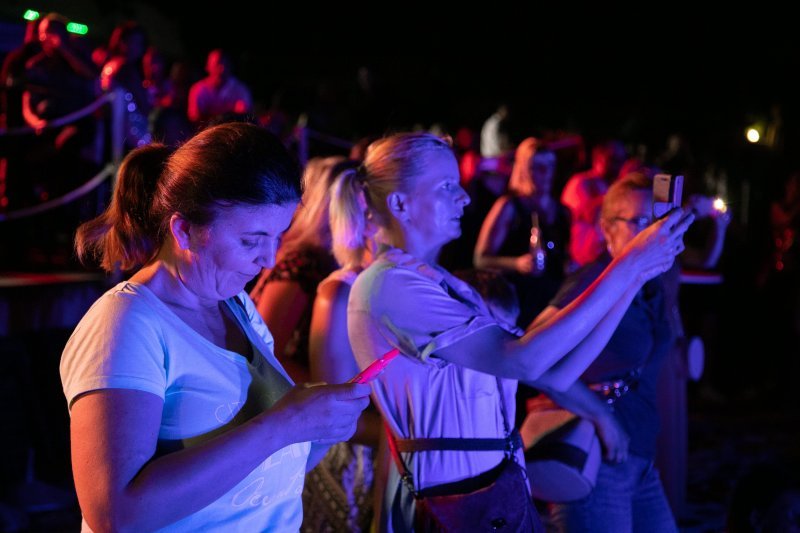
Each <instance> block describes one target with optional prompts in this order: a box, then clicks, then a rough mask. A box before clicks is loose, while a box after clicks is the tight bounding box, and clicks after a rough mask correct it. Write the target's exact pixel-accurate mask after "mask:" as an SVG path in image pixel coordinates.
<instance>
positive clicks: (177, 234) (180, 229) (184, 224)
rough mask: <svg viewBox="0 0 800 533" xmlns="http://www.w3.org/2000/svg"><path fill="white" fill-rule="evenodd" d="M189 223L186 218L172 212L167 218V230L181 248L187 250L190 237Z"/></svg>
mask: <svg viewBox="0 0 800 533" xmlns="http://www.w3.org/2000/svg"><path fill="white" fill-rule="evenodd" d="M190 227H191V224H190V223H189V221H188V220H186V219H185V218H183V217H182V216H180V215H179V214H178V213H174V214H173V215H172V216H171V217H170V219H169V230H170V233H172V236H173V237H174V239H175V242H176V243H177V244H178V247H179V248H180V249H181V250H188V249H189V246H190V241H191V238H190V236H189V230H190Z"/></svg>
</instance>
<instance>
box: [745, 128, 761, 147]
mask: <svg viewBox="0 0 800 533" xmlns="http://www.w3.org/2000/svg"><path fill="white" fill-rule="evenodd" d="M745 137H747V140H748V141H750V142H751V143H753V144H755V143H757V142H758V141H759V140H760V139H761V134H760V133H759V132H758V130H757V129H756V128H747V132H746V133H745Z"/></svg>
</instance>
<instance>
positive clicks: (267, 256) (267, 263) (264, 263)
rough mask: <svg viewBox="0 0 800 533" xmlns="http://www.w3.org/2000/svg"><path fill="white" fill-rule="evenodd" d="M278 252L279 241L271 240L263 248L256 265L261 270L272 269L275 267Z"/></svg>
mask: <svg viewBox="0 0 800 533" xmlns="http://www.w3.org/2000/svg"><path fill="white" fill-rule="evenodd" d="M277 252H278V241H277V240H270V241H268V242H266V243H264V245H263V246H262V247H261V250H260V253H259V255H258V256H257V257H256V261H255V262H256V264H257V265H258V266H260V267H261V268H272V267H274V266H275V256H276V254H277Z"/></svg>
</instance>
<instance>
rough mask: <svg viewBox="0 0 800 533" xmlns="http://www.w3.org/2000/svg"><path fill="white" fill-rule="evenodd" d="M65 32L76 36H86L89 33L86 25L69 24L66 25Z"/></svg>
mask: <svg viewBox="0 0 800 533" xmlns="http://www.w3.org/2000/svg"><path fill="white" fill-rule="evenodd" d="M67 31H68V32H70V33H77V34H78V35H86V34H87V33H89V27H88V26H87V25H86V24H79V23H77V22H70V23H69V24H67Z"/></svg>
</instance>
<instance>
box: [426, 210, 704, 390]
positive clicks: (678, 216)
mask: <svg viewBox="0 0 800 533" xmlns="http://www.w3.org/2000/svg"><path fill="white" fill-rule="evenodd" d="M693 219H694V217H693V215H691V214H689V215H686V216H683V213H682V211H680V210H675V211H674V212H673V213H671V214H670V215H669V216H668V217H667V218H665V219H663V220H661V221H659V222H657V223H656V224H653V225H652V226H650V227H649V228H648V229H647V230H645V231H643V232H641V233H640V234H639V235H638V236H637V237H636V238H634V239H633V240H632V241H631V242H630V243H629V244H628V245H627V247H626V248H625V250H624V252H623V253H622V254H621V255H620V256H619V257H617V258H615V259H614V260H613V261H612V262H611V264H610V265H609V266H608V267H607V268H606V269H605V270H604V271H603V273H602V274H601V275H600V277H598V278H597V280H595V282H594V283H592V285H590V286H589V288H588V289H587V290H586V291H584V292H583V293H582V294H581V295H580V296H579V297H578V298H577V299H575V300H574V301H573V302H571V303H570V304H569V305H567V306H566V307H565V308H564V309H561V310H559V311H558V312H556V313H555V314H554V315H553V316H552V318H551V319H550V320H549V321H547V322H545V323H543V324H541V325H540V326H537V327H534V328H533V329H531V330H530V331H528V332H527V333H526V334H525V335H524V336H522V337H521V338H519V339H516V338H514V337H513V336H512V335H510V334H507V333H505V332H504V331H503V330H501V329H500V328H499V327H488V328H483V329H480V330H477V331H476V332H475V333H473V334H471V335H469V336H467V337H465V338H462V339H460V340H459V341H457V342H454V343H453V344H450V345H449V346H446V347H443V348H441V349H437V350H436V352H435V353H436V355H437V356H439V357H441V358H443V359H447V360H449V361H452V362H455V363H458V364H461V365H463V366H467V367H470V368H474V369H475V370H480V371H482V372H486V373H489V374H494V375H498V376H501V377H508V378H514V379H519V380H522V381H536V380H538V379H540V378H544V379H545V380H547V382H548V384H549V385H550V386H551V387H552V388H554V389H558V390H565V389H566V388H568V387H569V386H570V385H572V383H573V382H574V381H575V380H576V379H577V378H578V376H580V374H582V373H583V371H584V370H585V369H586V368H587V367H588V365H589V364H590V363H591V362H592V360H593V359H594V358H595V357H596V356H597V355H598V354H599V353H600V350H601V349H602V348H603V346H604V345H605V342H604V341H603V339H604V338H605V340H607V339H608V337H609V336H610V335H611V333H613V330H614V329H615V328H616V326H617V325H618V323H619V320H620V319H621V318H622V315H623V314H624V312H625V309H626V308H627V306H628V304H629V303H630V301H631V300H632V298H633V296H634V295H635V294H636V292H637V291H638V290H639V288H641V286H642V284H644V282H646V281H647V280H649V279H651V278H652V277H654V276H656V275H658V274H660V273H662V272H664V271H666V270H667V269H668V268H669V267H670V265H671V264H672V262H673V260H674V257H675V255H676V254H677V253H680V252H681V251H682V250H683V243H682V240H681V238H682V236H683V234H684V233H685V231H686V229H687V228H688V227H689V225H690V224H691V222H692V220H693ZM488 353H491V354H496V355H494V356H493V357H487V356H486V354H488ZM565 356H567V357H565ZM551 369H552V370H551ZM548 371H551V372H550V374H548V375H547V376H545V373H546V372H548Z"/></svg>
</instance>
